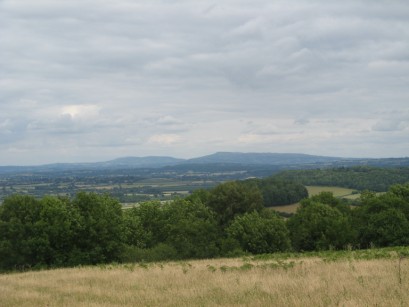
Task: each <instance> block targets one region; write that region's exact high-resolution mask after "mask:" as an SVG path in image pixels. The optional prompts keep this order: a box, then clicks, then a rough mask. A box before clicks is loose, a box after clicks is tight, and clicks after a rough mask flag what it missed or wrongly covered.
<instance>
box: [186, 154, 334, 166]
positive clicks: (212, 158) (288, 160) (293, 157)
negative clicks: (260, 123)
mask: <svg viewBox="0 0 409 307" xmlns="http://www.w3.org/2000/svg"><path fill="white" fill-rule="evenodd" d="M340 160H342V158H334V157H323V156H312V155H306V154H293V153H250V152H249V153H242V152H217V153H214V154H212V155H208V156H203V157H199V158H194V159H189V160H187V161H185V163H200V164H207V163H240V164H246V165H249V164H253V165H257V164H265V165H290V164H306V163H314V164H315V163H328V162H335V161H340Z"/></svg>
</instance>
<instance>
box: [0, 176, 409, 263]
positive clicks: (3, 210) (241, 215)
mask: <svg viewBox="0 0 409 307" xmlns="http://www.w3.org/2000/svg"><path fill="white" fill-rule="evenodd" d="M258 184H259V183H258V182H257V181H254V180H250V181H244V182H227V183H223V184H221V185H218V186H217V187H215V188H213V189H211V190H197V191H195V192H194V193H192V194H191V195H190V196H188V197H186V198H185V199H177V200H174V201H172V202H166V203H160V202H155V201H151V202H145V203H142V204H140V205H139V206H137V207H134V208H131V209H126V210H123V209H122V207H121V205H120V203H119V202H118V201H117V200H116V199H114V198H112V197H110V196H107V195H98V194H95V193H86V192H81V193H78V194H77V195H76V196H75V197H74V198H73V199H69V198H60V197H53V196H46V197H43V198H42V199H35V198H34V197H32V196H23V195H13V196H11V197H8V198H7V199H5V201H4V203H3V204H2V205H1V206H0V269H1V270H19V269H25V268H43V267H63V266H74V265H80V264H81V265H85V264H98V263H108V262H113V261H117V262H131V261H160V260H177V259H190V258H214V257H222V256H223V257H226V256H237V255H243V254H246V253H251V254H260V253H273V252H280V251H310V250H325V249H343V248H346V247H354V248H367V247H370V246H379V247H381V246H395V245H407V244H409V184H406V185H395V186H392V187H391V188H390V190H389V191H388V192H387V193H384V194H382V195H377V194H375V193H372V192H365V193H363V194H362V196H361V205H360V206H359V207H357V208H355V209H351V208H350V207H349V206H348V205H347V204H345V203H344V202H342V201H341V200H339V199H337V198H335V197H334V196H333V195H332V193H329V192H323V193H321V194H319V195H316V196H313V197H310V198H305V199H304V200H302V201H301V205H300V207H299V209H298V210H297V212H296V213H295V214H294V215H293V216H292V217H290V218H289V219H287V220H285V219H283V218H281V217H280V216H278V215H277V214H276V213H275V212H274V211H272V210H271V209H268V208H266V207H265V203H264V199H263V194H262V190H261V189H260V188H259V187H258Z"/></svg>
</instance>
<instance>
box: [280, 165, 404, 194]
mask: <svg viewBox="0 0 409 307" xmlns="http://www.w3.org/2000/svg"><path fill="white" fill-rule="evenodd" d="M275 178H278V179H284V180H290V181H294V182H299V183H302V184H305V185H319V186H337V187H344V188H350V189H357V190H371V191H377V192H385V191H387V190H388V189H389V187H390V186H391V185H394V184H404V183H406V182H409V168H408V167H400V168H377V167H369V166H356V167H340V168H327V169H311V170H293V171H284V172H281V173H279V174H277V175H276V176H275Z"/></svg>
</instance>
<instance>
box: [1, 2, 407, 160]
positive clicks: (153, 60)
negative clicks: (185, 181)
mask: <svg viewBox="0 0 409 307" xmlns="http://www.w3.org/2000/svg"><path fill="white" fill-rule="evenodd" d="M408 14H409V5H408V3H407V1H403V0H402V1H398V0H396V1H386V0H381V1H376V2H374V1H369V0H358V1H356V0H347V1H342V2H333V1H323V0H318V1H314V2H311V1H307V0H296V1H292V2H288V1H274V2H271V1H266V0H254V1H247V0H238V1H237V0H227V1H223V2H213V3H212V2H209V1H195V2H192V1H187V0H186V1H184V0H182V1H177V2H169V1H139V2H135V1H131V0H118V1H102V2H101V1H95V0H85V1H84V0H82V1H79V0H73V1H66V0H63V1H59V2H58V3H57V2H56V1H52V0H38V1H29V0H21V1H11V0H3V1H0V43H1V46H2V47H1V48H0V67H1V69H0V88H1V90H0V108H1V114H0V126H1V125H3V126H4V129H2V131H1V132H0V138H1V140H3V141H2V142H3V144H6V143H7V144H8V145H7V146H8V147H7V148H9V149H10V152H12V151H13V150H14V151H15V152H19V151H18V150H19V148H29V147H30V146H34V145H33V144H36V143H39V144H40V143H41V142H43V141H44V142H49V143H50V144H55V146H62V147H61V148H64V150H65V151H66V152H67V157H69V155H74V156H80V153H81V152H83V153H84V156H86V157H91V156H92V154H93V153H94V154H95V155H100V153H99V152H96V151H93V149H92V148H95V147H97V146H99V144H100V145H101V146H104V148H106V152H107V155H108V154H115V149H118V153H119V154H122V153H123V154H126V155H129V154H138V153H144V152H145V153H148V154H160V150H162V147H160V146H161V145H160V142H162V143H164V142H165V143H166V142H168V145H167V146H168V147H167V150H169V153H175V154H176V155H178V153H183V154H186V152H188V151H187V150H185V149H184V148H182V147H183V145H181V144H179V143H178V142H173V143H172V140H176V139H178V138H179V140H183V142H182V143H184V144H187V143H189V142H190V143H191V144H194V145H192V146H194V147H195V151H196V152H198V153H199V152H201V151H202V152H207V151H208V150H209V149H208V145H206V144H213V145H214V147H217V149H221V150H229V149H230V148H231V149H240V150H241V149H243V150H246V151H249V149H251V150H256V151H257V150H262V151H269V150H268V149H269V146H271V145H270V144H267V145H263V144H261V143H258V144H257V146H255V145H254V144H253V145H254V146H253V147H251V146H250V145H245V144H242V143H240V144H235V143H234V141H232V140H237V139H238V138H239V137H240V135H241V134H246V133H247V134H251V133H253V134H254V135H262V136H266V137H270V136H271V137H272V139H271V140H272V141H275V142H278V143H279V142H281V141H280V139H278V136H280V135H286V134H288V135H292V136H293V137H295V135H296V136H297V137H296V139H294V143H291V142H287V144H285V143H283V145H282V146H283V147H282V150H283V151H288V150H286V147H285V146H289V148H290V149H292V150H297V151H304V150H303V148H305V150H306V151H313V150H315V149H314V147H313V146H312V145H310V144H309V142H310V140H308V138H307V136H308V135H315V133H317V132H316V130H315V129H317V128H316V127H317V125H323V126H322V127H325V129H331V131H337V130H338V131H342V129H343V128H344V127H343V126H342V125H341V124H340V123H342V122H344V121H347V120H348V119H355V118H356V117H358V119H356V120H357V121H361V122H363V123H365V127H361V125H359V128H356V130H353V129H352V128H351V129H352V130H351V133H356V135H357V138H358V136H359V137H361V138H362V139H363V140H364V141H365V142H366V143H367V144H368V148H370V146H372V145H371V144H377V143H375V141H373V142H372V141H371V140H372V139H379V138H380V135H385V134H387V133H389V132H390V133H395V134H397V136H396V138H399V137H400V138H403V137H404V136H403V134H404V133H405V132H407V129H408V126H407V119H405V118H402V117H399V118H398V117H396V116H395V115H390V114H386V113H385V112H384V111H385V110H386V109H388V108H389V109H394V110H396V111H397V112H398V113H402V112H403V113H404V112H405V110H407V106H406V104H407V101H408V99H409V90H408V89H407V82H408V79H407V75H408V73H409V64H408V63H409V53H408V50H409V45H408V41H409V22H408V19H407V16H408ZM72 105H77V106H85V107H86V106H89V105H94V106H97V107H98V108H99V109H98V110H99V112H98V114H96V115H95V116H94V117H92V119H89V118H88V119H84V118H83V119H81V118H78V117H77V118H75V116H68V115H67V114H66V115H63V114H62V112H61V110H62V109H63V108H64V107H69V106H72ZM294 118H295V120H294ZM6 119H8V120H9V121H8V122H7V124H6ZM245 119H248V120H252V121H253V122H255V123H258V125H254V126H253V127H250V126H248V125H246V124H245V122H246V121H241V120H245ZM268 119H270V120H271V122H274V120H279V119H281V120H282V119H287V120H288V122H285V123H282V122H281V123H280V124H279V125H278V126H273V125H270V126H269V125H268V122H269V121H268ZM306 119H308V120H306ZM324 119H325V120H332V121H333V122H332V126H330V125H329V124H328V126H326V124H323V123H319V121H320V120H324ZM370 120H371V123H369V122H368V123H367V121H370ZM6 125H8V126H7V127H8V128H7V127H6ZM229 125H230V126H229ZM3 126H2V127H3ZM327 127H328V128H327ZM329 127H331V128H329ZM300 129H302V131H301V130H300ZM358 129H360V130H358ZM365 129H366V131H370V132H367V133H366V134H365V135H364V134H363V133H362V132H360V131H363V130H365ZM301 132H303V133H304V136H305V138H304V139H303V138H302V137H303V135H302V134H301ZM401 133H402V135H401ZM99 135H102V136H103V137H98V136H99ZM215 135H217V138H216V137H215ZM153 136H157V137H153ZM58 138H59V139H58ZM382 138H384V137H382ZM199 139H200V140H201V141H200V142H199V141H198V140H199ZM261 139H263V138H261ZM149 140H151V142H150V143H149ZM152 140H156V141H157V142H156V143H155V142H152ZM246 140H247V141H249V142H250V141H251V140H252V138H251V137H250V136H247V139H246ZM326 141H327V142H328V140H326ZM389 141H390V140H389ZM64 142H65V143H66V144H69V145H70V146H71V147H72V148H73V149H72V150H68V149H67V148H66V146H65V145H64ZM296 142H299V143H300V145H299V146H298V145H297V143H296ZM332 142H333V144H334V146H332V147H333V148H334V152H335V153H337V152H338V150H337V146H338V147H341V145H340V143H335V141H332ZM345 142H346V141H345ZM385 142H386V140H385ZM396 142H398V139H396ZM87 144H88V145H87ZM91 144H92V145H91ZM109 144H111V147H109ZM323 144H324V143H322V144H321V143H319V142H318V141H317V144H316V145H317V148H323ZM357 144H359V142H357V143H356V144H355V143H351V148H350V152H351V153H353V152H354V151H355V152H356V154H357V155H359V153H360V150H359V146H358V145H357ZM213 145H212V146H213ZM223 145H225V146H227V147H228V148H221V147H222V146H223ZM4 146H6V145H3V148H6V147H4ZM219 146H220V147H219ZM245 146H250V147H245ZM373 146H374V148H375V147H376V146H378V145H373ZM329 147H331V146H330V145H329ZM7 148H6V149H7ZM274 148H276V147H274ZM277 148H278V147H277ZM376 148H378V147H376ZM396 148H397V151H396V154H398V153H401V152H402V151H403V149H402V147H401V145H396ZM38 150H39V151H40V149H38ZM75 150H78V151H79V153H76V151H75ZM322 150H324V149H322ZM14 151H13V152H14ZM157 151H159V152H157ZM380 151H381V149H380ZM4 152H5V154H4V157H6V153H7V152H8V151H7V150H5V151H4ZM368 152H370V150H368ZM346 154H347V153H346ZM15 157H20V158H21V159H22V158H23V157H24V155H23V151H21V155H20V156H15ZM20 158H19V159H20ZM45 158H46V156H44V159H45ZM96 158H97V157H96ZM4 159H6V158H4ZM7 159H8V161H12V160H13V159H14V156H13V155H12V154H9V155H8V158H7ZM16 159H17V158H16ZM5 161H6V160H5ZM0 164H1V161H0Z"/></svg>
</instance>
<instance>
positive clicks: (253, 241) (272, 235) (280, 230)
mask: <svg viewBox="0 0 409 307" xmlns="http://www.w3.org/2000/svg"><path fill="white" fill-rule="evenodd" d="M226 231H227V233H228V235H229V237H231V238H234V239H235V240H237V241H238V242H239V244H240V246H241V248H242V249H243V250H244V251H247V252H250V253H253V254H261V253H273V252H278V251H285V250H288V249H289V248H290V239H289V233H288V229H287V227H286V225H285V223H284V221H283V220H282V219H281V218H280V217H278V216H277V215H275V214H272V215H270V216H268V217H266V216H262V215H260V214H259V213H258V212H256V211H254V212H251V213H245V214H244V215H241V216H236V217H235V219H234V220H233V222H232V223H231V225H230V226H229V227H228V228H227V230H226Z"/></svg>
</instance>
